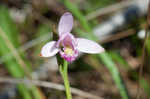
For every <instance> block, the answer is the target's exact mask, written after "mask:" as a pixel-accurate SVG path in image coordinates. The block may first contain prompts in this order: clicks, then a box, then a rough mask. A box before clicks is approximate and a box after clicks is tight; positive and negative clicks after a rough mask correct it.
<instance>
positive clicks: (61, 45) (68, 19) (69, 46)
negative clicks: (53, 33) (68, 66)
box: [41, 12, 104, 62]
mask: <svg viewBox="0 0 150 99" xmlns="http://www.w3.org/2000/svg"><path fill="white" fill-rule="evenodd" d="M72 27H73V16H72V14H71V13H69V12H66V13H64V14H63V15H62V16H61V18H60V21H59V25H58V33H59V40H58V41H50V42H48V43H47V44H45V45H44V46H43V48H42V50H41V56H43V57H51V56H54V55H55V54H57V53H58V52H59V53H60V55H61V57H62V58H64V59H65V60H66V61H68V62H72V61H74V60H75V59H76V58H77V56H78V54H79V52H84V53H91V54H97V53H101V52H103V51H104V48H103V47H101V46H100V45H99V44H98V43H96V42H94V41H91V40H88V39H84V38H75V37H74V35H72V34H71V33H70V32H71V30H72Z"/></svg>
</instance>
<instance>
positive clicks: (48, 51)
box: [41, 41, 59, 57]
mask: <svg viewBox="0 0 150 99" xmlns="http://www.w3.org/2000/svg"><path fill="white" fill-rule="evenodd" d="M55 44H56V41H51V42H48V43H47V44H45V45H44V46H43V47H42V50H41V56H43V57H51V56H54V55H55V54H56V53H57V52H58V51H59V49H58V48H56V47H55Z"/></svg>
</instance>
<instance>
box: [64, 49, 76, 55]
mask: <svg viewBox="0 0 150 99" xmlns="http://www.w3.org/2000/svg"><path fill="white" fill-rule="evenodd" d="M64 53H65V54H67V55H69V56H72V55H73V54H74V51H73V50H72V48H70V47H66V48H65V50H64Z"/></svg>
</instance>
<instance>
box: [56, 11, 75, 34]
mask: <svg viewBox="0 0 150 99" xmlns="http://www.w3.org/2000/svg"><path fill="white" fill-rule="evenodd" d="M72 27H73V16H72V14H71V13H69V12H66V13H64V14H63V15H62V16H61V18H60V21H59V25H58V32H59V36H60V35H61V34H62V33H70V31H71V30H72Z"/></svg>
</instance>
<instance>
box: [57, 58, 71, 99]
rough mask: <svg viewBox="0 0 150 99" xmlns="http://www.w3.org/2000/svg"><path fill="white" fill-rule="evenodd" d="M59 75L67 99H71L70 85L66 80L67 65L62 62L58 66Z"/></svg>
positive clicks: (65, 62)
mask: <svg viewBox="0 0 150 99" xmlns="http://www.w3.org/2000/svg"><path fill="white" fill-rule="evenodd" d="M60 73H61V75H62V77H63V80H64V85H65V89H66V96H67V99H72V95H71V90H70V84H69V80H68V63H67V61H65V60H64V62H63V65H60Z"/></svg>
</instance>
